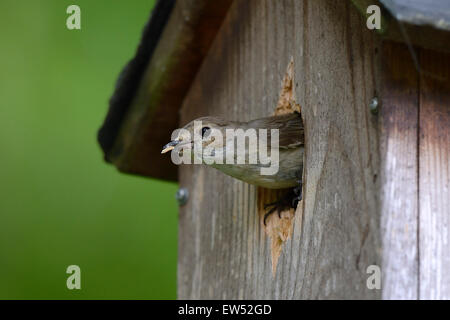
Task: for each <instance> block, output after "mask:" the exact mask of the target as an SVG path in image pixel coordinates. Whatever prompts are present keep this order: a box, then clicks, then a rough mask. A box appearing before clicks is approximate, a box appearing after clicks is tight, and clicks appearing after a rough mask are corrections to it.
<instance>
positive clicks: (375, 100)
mask: <svg viewBox="0 0 450 320" xmlns="http://www.w3.org/2000/svg"><path fill="white" fill-rule="evenodd" d="M378 104H379V103H378V98H377V97H373V98H372V99H370V102H369V109H370V112H372V114H377V113H378Z"/></svg>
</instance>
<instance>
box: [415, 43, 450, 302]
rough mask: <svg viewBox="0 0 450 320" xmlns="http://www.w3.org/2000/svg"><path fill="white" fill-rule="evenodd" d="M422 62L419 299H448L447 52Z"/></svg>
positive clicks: (449, 122) (428, 53)
mask: <svg viewBox="0 0 450 320" xmlns="http://www.w3.org/2000/svg"><path fill="white" fill-rule="evenodd" d="M420 65H421V71H422V72H421V77H420V140H419V150H420V153H419V154H420V158H419V164H420V165H419V200H420V201H419V208H420V222H419V226H420V229H419V230H420V232H419V235H420V248H419V250H420V298H421V299H450V273H449V268H450V233H449V232H450V55H449V54H443V53H437V52H433V51H428V50H422V51H421V54H420Z"/></svg>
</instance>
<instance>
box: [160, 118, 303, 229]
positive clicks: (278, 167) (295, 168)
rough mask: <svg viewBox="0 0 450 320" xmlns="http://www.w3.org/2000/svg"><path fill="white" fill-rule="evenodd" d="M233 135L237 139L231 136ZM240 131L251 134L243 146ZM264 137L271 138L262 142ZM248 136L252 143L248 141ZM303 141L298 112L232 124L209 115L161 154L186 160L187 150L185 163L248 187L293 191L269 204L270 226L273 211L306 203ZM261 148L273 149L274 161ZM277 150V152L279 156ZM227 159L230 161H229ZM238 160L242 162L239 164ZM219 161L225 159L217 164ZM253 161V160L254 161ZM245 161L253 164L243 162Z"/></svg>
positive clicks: (191, 124) (192, 124)
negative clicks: (203, 166) (202, 166)
mask: <svg viewBox="0 0 450 320" xmlns="http://www.w3.org/2000/svg"><path fill="white" fill-rule="evenodd" d="M261 129H262V130H261ZM274 130H276V132H277V133H278V141H277V142H278V145H277V143H276V141H275V140H274V139H276V132H275V131H274ZM230 132H232V133H234V134H235V135H234V136H233V135H230ZM238 133H239V134H245V133H248V134H247V135H246V136H244V140H241V142H242V141H244V145H243V147H242V144H241V145H239V143H236V137H237V136H238ZM251 133H253V135H252V134H251ZM264 134H265V135H266V140H264V139H263V138H264V137H263V135H264ZM196 137H197V138H198V139H197V140H195V138H196ZM251 137H253V138H256V139H257V140H256V141H257V143H255V141H251ZM245 138H247V139H248V140H247V142H248V143H246V142H245V141H246V140H245ZM237 139H239V138H237ZM261 139H263V140H261ZM195 141H197V143H198V144H197V145H196V143H195ZM238 142H239V141H238ZM304 142H305V137H304V126H303V121H302V117H301V114H300V113H299V112H297V111H296V112H293V113H288V114H283V115H274V116H270V117H265V118H259V119H254V120H251V121H229V120H225V119H223V118H220V117H212V116H206V117H201V118H197V119H195V120H192V121H191V122H189V123H188V124H186V125H185V126H184V127H183V128H182V129H181V130H179V132H178V133H176V134H175V135H174V136H173V139H172V141H170V142H169V143H167V144H166V145H165V146H164V147H163V149H162V151H161V153H166V152H169V151H172V152H177V153H178V155H179V156H183V155H184V152H187V154H186V155H185V156H186V158H185V159H188V160H191V161H195V159H197V162H196V163H203V164H206V165H209V166H211V167H213V168H215V169H217V170H220V171H221V172H223V173H225V174H227V175H229V176H231V177H233V178H236V179H238V180H241V181H244V182H247V183H249V184H252V185H256V186H260V187H264V188H268V189H289V190H288V192H287V193H286V194H285V195H284V196H283V197H282V198H281V199H279V200H278V201H276V202H273V203H269V204H266V205H265V209H269V210H268V211H267V213H266V214H265V215H264V225H265V224H266V219H267V217H268V216H269V215H270V214H272V213H273V212H274V211H276V210H277V211H278V214H279V215H280V212H281V211H282V210H284V209H285V208H287V207H294V208H295V207H296V205H297V203H298V201H300V200H301V197H302V181H301V177H302V171H303V155H304V150H305V148H304V145H305V144H304ZM256 145H257V146H258V147H260V148H264V147H266V148H267V149H268V150H271V152H270V156H268V157H267V158H268V159H270V163H268V162H267V159H263V158H262V157H258V156H259V155H261V153H260V150H259V149H258V148H257V147H256V148H255V146H256ZM200 146H201V147H200ZM239 146H241V147H239ZM196 147H197V148H196ZM273 148H275V149H273ZM257 149H258V150H257ZM273 150H275V151H278V157H276V152H274V151H273ZM267 154H268V153H267ZM227 155H229V156H230V157H229V158H227ZM239 157H241V158H240V159H241V161H238V160H239ZM252 157H253V158H252ZM220 158H222V161H214V160H217V159H220ZM251 158H252V159H253V162H251V161H250V159H251ZM172 159H173V158H172ZM225 159H226V161H225ZM242 159H249V161H246V162H242ZM255 159H256V161H255ZM228 160H231V161H228ZM263 160H265V161H263ZM269 168H272V169H273V168H275V169H273V170H271V172H270V173H269V174H267V173H266V174H263V172H264V170H266V171H269Z"/></svg>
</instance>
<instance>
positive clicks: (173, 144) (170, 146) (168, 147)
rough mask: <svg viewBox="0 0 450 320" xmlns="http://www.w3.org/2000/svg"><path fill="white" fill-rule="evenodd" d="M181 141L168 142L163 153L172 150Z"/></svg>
mask: <svg viewBox="0 0 450 320" xmlns="http://www.w3.org/2000/svg"><path fill="white" fill-rule="evenodd" d="M179 143H180V140H173V141H170V142H169V143H168V144H166V145H165V146H164V147H163V149H162V151H161V153H166V152H169V151H170V150H173V149H174V148H175V146H176V145H177V144H179Z"/></svg>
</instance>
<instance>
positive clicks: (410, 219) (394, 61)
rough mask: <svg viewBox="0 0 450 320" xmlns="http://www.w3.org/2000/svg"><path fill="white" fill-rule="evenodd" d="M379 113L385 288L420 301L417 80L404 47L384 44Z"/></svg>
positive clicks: (385, 294) (393, 294)
mask: <svg viewBox="0 0 450 320" xmlns="http://www.w3.org/2000/svg"><path fill="white" fill-rule="evenodd" d="M382 74H383V76H382V88H381V89H382V91H381V101H382V106H381V114H380V129H381V133H380V134H381V139H380V147H381V148H380V155H381V177H380V178H381V211H380V214H381V234H382V245H383V265H382V274H383V277H382V288H383V298H385V299H417V298H418V288H419V282H418V281H419V280H418V279H419V273H418V272H419V270H418V238H417V232H418V228H417V223H418V207H417V206H418V203H417V201H418V199H417V192H418V190H417V189H418V151H417V137H418V108H419V104H418V103H419V101H418V97H419V92H418V90H419V82H418V74H417V71H416V68H415V66H414V63H413V60H412V58H411V54H410V52H409V51H408V48H407V47H406V45H402V44H396V43H384V44H383V50H382Z"/></svg>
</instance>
